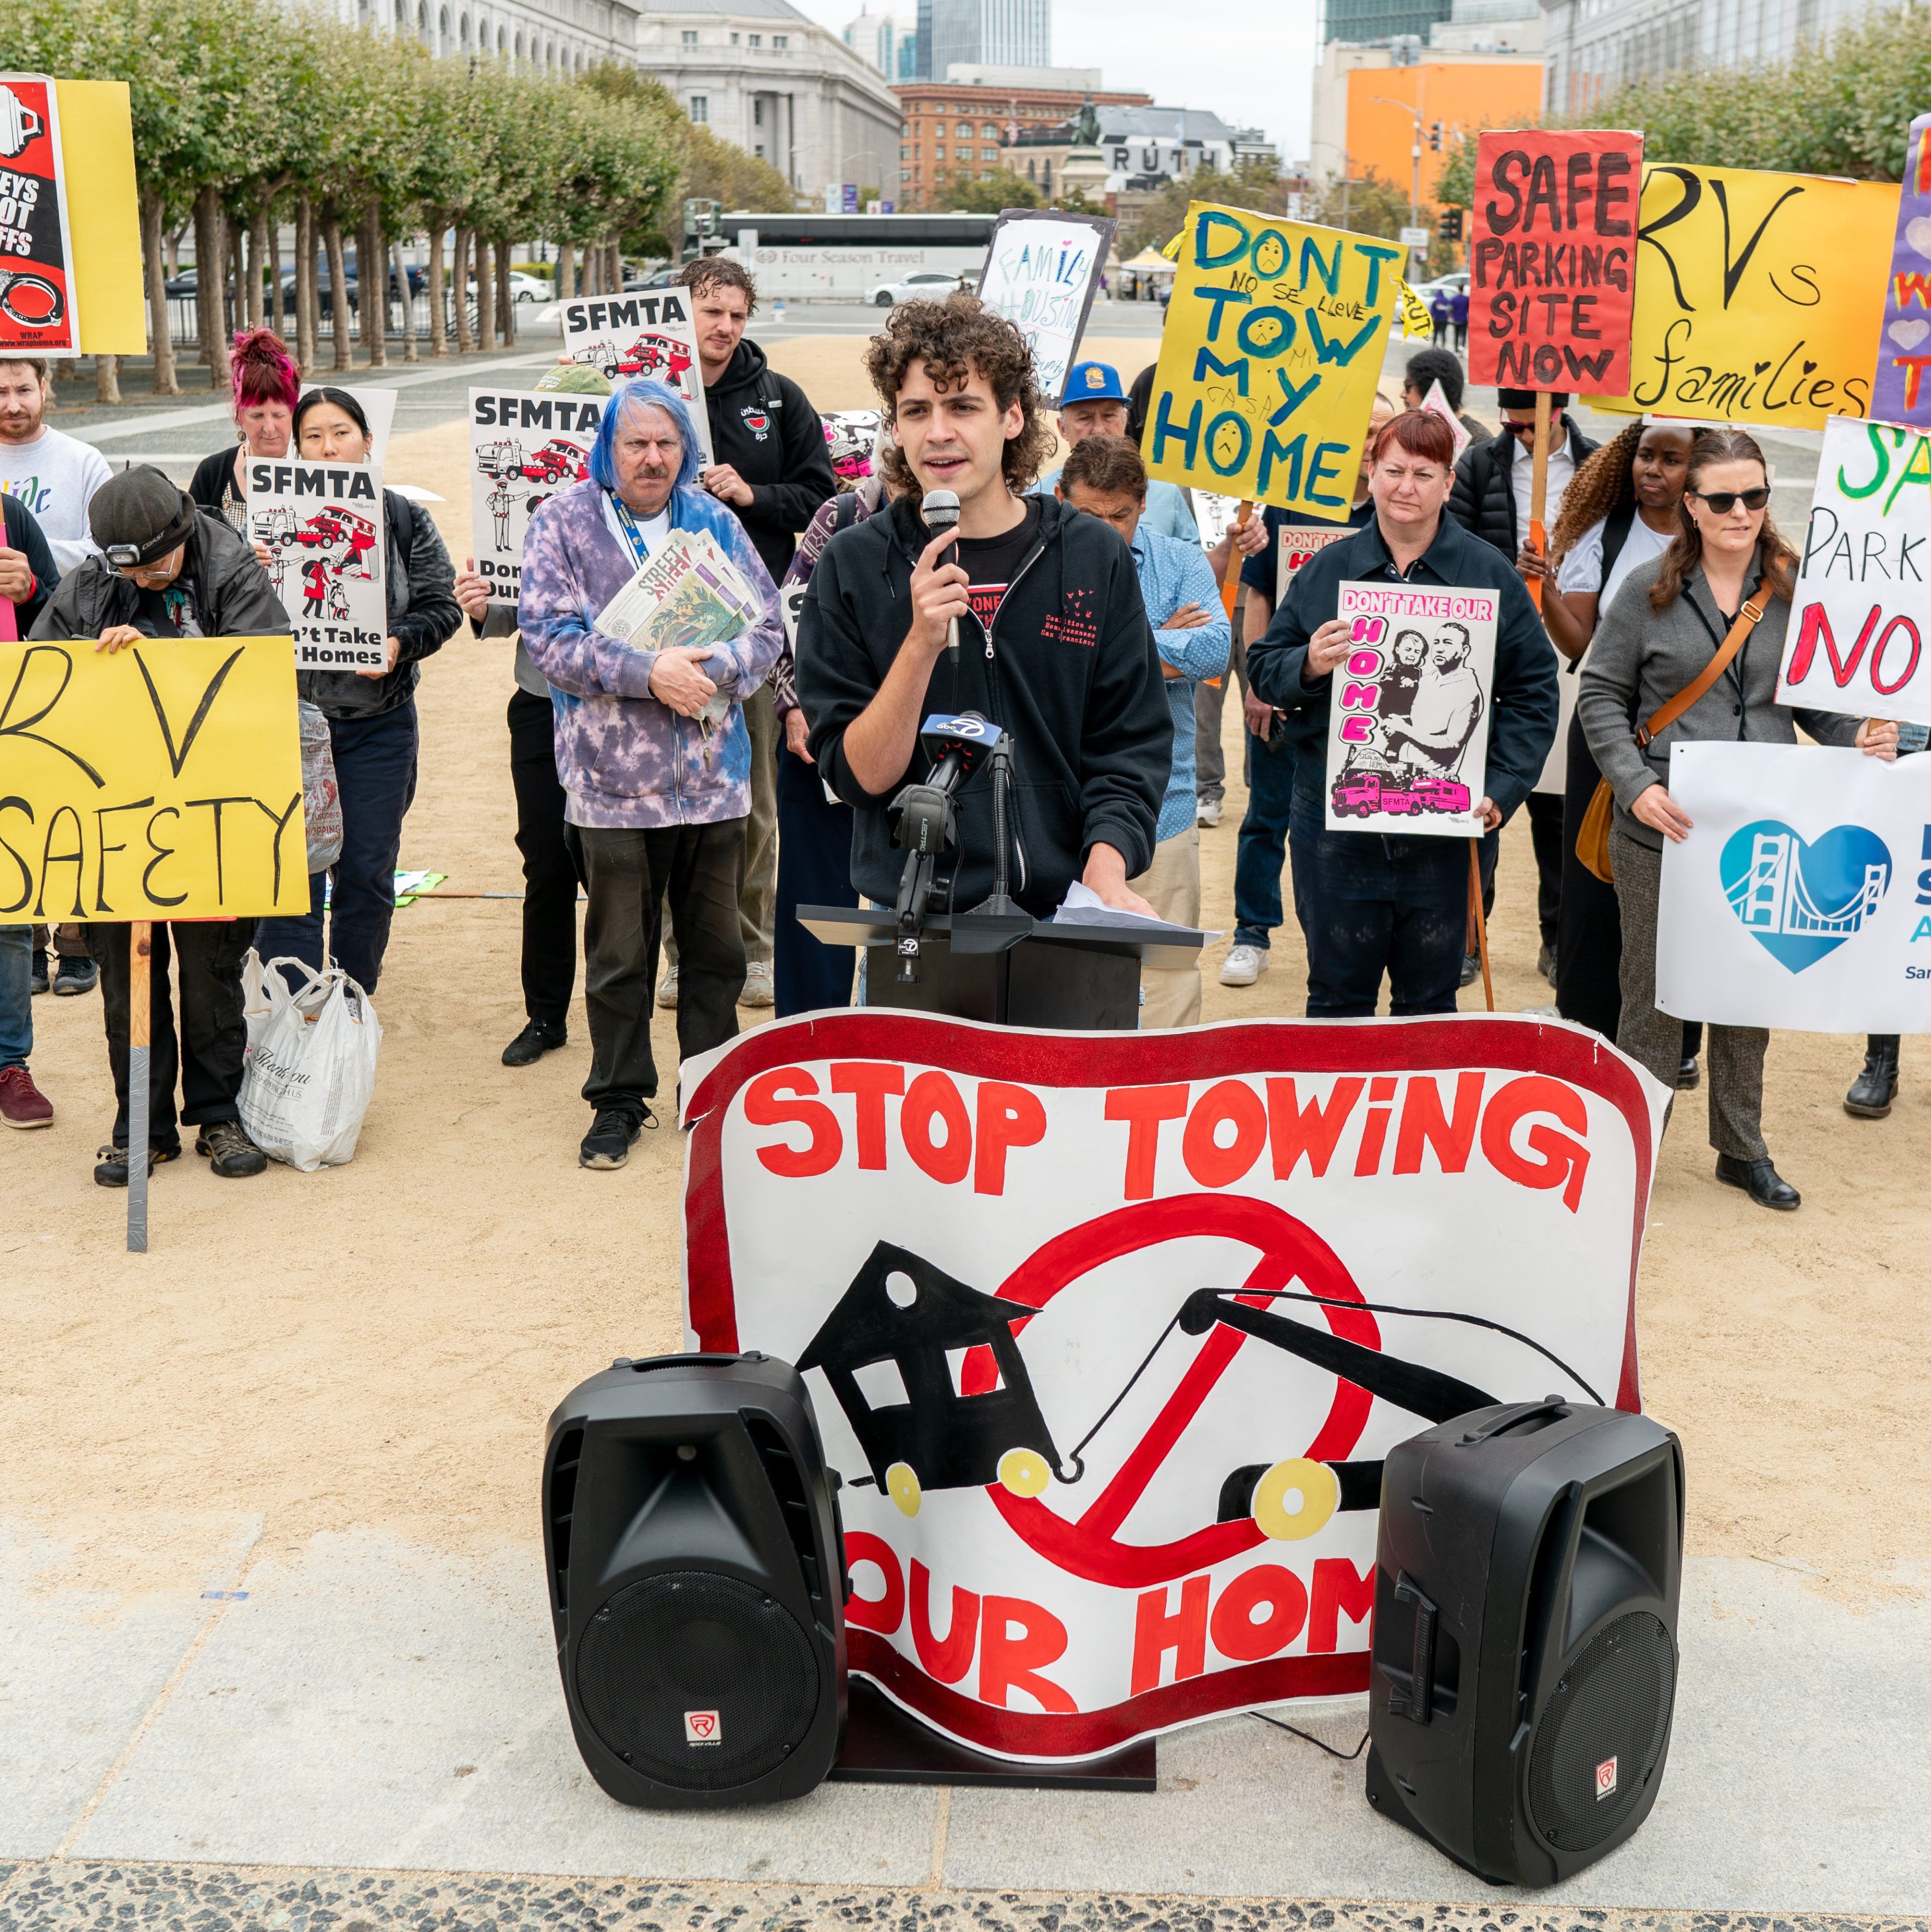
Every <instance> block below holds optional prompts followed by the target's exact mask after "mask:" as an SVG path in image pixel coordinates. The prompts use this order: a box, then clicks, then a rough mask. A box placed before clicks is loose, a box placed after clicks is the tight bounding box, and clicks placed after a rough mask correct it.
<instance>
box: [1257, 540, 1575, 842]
mask: <svg viewBox="0 0 1931 1932" xmlns="http://www.w3.org/2000/svg"><path fill="white" fill-rule="evenodd" d="M1403 582H1406V583H1429V584H1435V583H1440V584H1451V585H1455V586H1459V587H1460V588H1462V589H1477V590H1499V591H1500V592H1501V597H1502V608H1501V622H1499V623H1498V625H1496V626H1495V681H1494V688H1493V689H1492V691H1490V693H1489V758H1488V768H1487V776H1486V779H1485V781H1484V782H1485V784H1486V788H1487V790H1488V793H1489V796H1490V797H1491V798H1492V799H1494V800H1495V802H1496V804H1497V805H1499V806H1500V807H1501V809H1502V812H1503V814H1504V817H1506V816H1507V814H1509V813H1510V812H1512V811H1514V810H1515V808H1516V806H1517V805H1520V804H1521V803H1522V800H1523V799H1525V798H1526V797H1528V795H1529V789H1530V787H1531V786H1532V785H1533V784H1534V783H1535V781H1536V780H1537V778H1540V776H1541V775H1542V767H1543V760H1545V759H1546V757H1548V756H1549V747H1550V745H1552V744H1554V743H1555V721H1556V709H1557V704H1556V682H1555V676H1556V673H1555V646H1554V645H1552V643H1550V642H1549V634H1548V632H1547V631H1545V630H1544V629H1543V627H1542V619H1541V617H1540V616H1539V615H1538V614H1537V610H1536V607H1535V605H1534V603H1533V602H1532V601H1531V600H1530V597H1529V593H1528V590H1527V589H1525V587H1524V585H1523V583H1522V578H1521V577H1520V575H1519V574H1518V573H1517V571H1516V567H1515V564H1514V562H1513V560H1509V561H1504V559H1503V558H1502V557H1501V556H1500V555H1498V553H1497V552H1496V550H1495V548H1494V547H1492V545H1490V544H1485V543H1483V542H1481V541H1479V540H1478V539H1477V538H1474V537H1472V536H1471V535H1469V534H1468V532H1467V531H1466V530H1465V529H1462V526H1460V525H1459V523H1454V522H1453V521H1451V520H1450V519H1449V518H1448V517H1443V518H1442V520H1441V527H1440V528H1439V529H1438V530H1437V531H1436V532H1435V541H1434V542H1433V543H1432V544H1429V547H1428V548H1427V550H1426V551H1425V552H1424V553H1423V554H1422V555H1421V556H1420V557H1418V558H1417V559H1416V560H1415V561H1414V562H1413V563H1412V564H1411V565H1409V566H1408V571H1407V573H1406V574H1405V576H1404V575H1403V574H1402V572H1400V571H1397V570H1396V568H1395V563H1394V559H1393V557H1392V556H1390V554H1389V553H1388V546H1387V540H1386V539H1385V538H1384V537H1383V536H1382V535H1381V525H1380V524H1379V523H1368V524H1366V525H1365V526H1363V528H1362V529H1360V530H1358V531H1357V532H1356V533H1355V534H1354V535H1353V536H1351V537H1344V538H1342V540H1341V541H1340V542H1339V543H1336V544H1329V545H1328V547H1327V549H1325V550H1321V551H1318V552H1317V553H1315V555H1314V556H1311V557H1309V559H1308V560H1307V562H1306V563H1304V564H1303V565H1301V567H1300V571H1299V572H1298V574H1297V575H1296V577H1295V579H1294V595H1292V596H1291V597H1290V598H1287V599H1286V600H1285V601H1284V602H1283V603H1282V605H1281V607H1280V608H1279V610H1276V612H1275V613H1274V621H1273V622H1272V623H1271V624H1270V625H1268V626H1267V635H1266V636H1265V637H1263V638H1261V640H1260V642H1259V643H1255V644H1250V645H1249V646H1248V647H1247V681H1248V682H1249V684H1250V685H1252V686H1253V688H1254V691H1255V694H1256V695H1257V696H1258V697H1260V698H1261V699H1262V700H1263V701H1264V702H1265V703H1269V704H1273V705H1277V706H1279V708H1280V709H1281V711H1282V714H1283V715H1282V720H1281V731H1282V736H1283V737H1284V738H1285V739H1286V740H1287V742H1288V743H1289V744H1290V745H1292V746H1293V748H1294V753H1295V757H1296V763H1295V766H1294V784H1295V786H1296V787H1297V789H1299V790H1304V791H1306V792H1308V793H1310V794H1311V795H1312V796H1314V797H1315V798H1317V799H1318V798H1320V797H1321V796H1322V795H1323V794H1324V793H1325V792H1326V790H1327V727H1328V710H1329V706H1330V701H1331V700H1332V698H1333V688H1334V679H1333V678H1332V677H1331V676H1330V677H1324V678H1323V679H1321V680H1320V682H1318V683H1317V684H1316V685H1314V687H1313V688H1312V689H1309V688H1308V687H1307V686H1306V685H1303V683H1302V682H1301V671H1302V669H1303V667H1304V666H1305V665H1306V662H1307V646H1308V640H1309V638H1310V637H1312V636H1313V635H1314V634H1315V631H1318V630H1319V629H1320V628H1321V625H1324V623H1326V622H1327V621H1328V620H1329V619H1330V618H1332V617H1333V615H1334V614H1335V611H1336V608H1337V607H1338V605H1339V586H1341V585H1342V584H1343V583H1403Z"/></svg>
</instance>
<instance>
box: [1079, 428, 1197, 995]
mask: <svg viewBox="0 0 1931 1932" xmlns="http://www.w3.org/2000/svg"><path fill="white" fill-rule="evenodd" d="M1056 493H1057V495H1058V496H1059V497H1060V500H1061V501H1062V502H1065V503H1067V504H1069V505H1071V506H1072V508H1074V509H1075V510H1081V511H1084V512H1086V514H1087V515H1089V516H1093V517H1099V519H1100V520H1101V521H1102V522H1103V523H1111V525H1112V526H1113V527H1114V529H1116V530H1117V531H1118V532H1120V536H1121V538H1123V540H1124V541H1125V542H1126V544H1127V545H1128V547H1129V548H1130V549H1131V550H1132V553H1133V562H1134V564H1135V568H1137V570H1138V573H1139V577H1140V595H1141V598H1143V599H1144V601H1145V603H1146V606H1147V622H1149V623H1150V624H1151V625H1153V641H1154V643H1155V644H1156V646H1158V648H1159V653H1160V669H1161V670H1162V673H1163V674H1164V676H1165V679H1166V685H1167V707H1168V710H1170V711H1171V712H1172V714H1173V719H1174V762H1173V768H1172V769H1171V772H1169V773H1168V778H1167V789H1166V793H1165V796H1164V797H1162V799H1161V801H1160V817H1159V826H1158V827H1157V829H1156V832H1155V834H1154V836H1155V839H1156V844H1155V845H1154V848H1153V864H1152V865H1150V866H1149V867H1148V868H1147V870H1146V871H1144V872H1143V873H1141V874H1140V876H1139V877H1138V878H1137V879H1135V880H1132V881H1131V882H1130V883H1131V884H1132V888H1133V889H1134V890H1135V892H1138V894H1139V895H1141V898H1144V899H1145V900H1146V901H1147V902H1148V903H1149V904H1150V905H1151V906H1152V907H1153V910H1155V911H1156V912H1157V913H1159V915H1160V916H1161V917H1162V919H1170V920H1171V921H1172V922H1173V923H1174V925H1176V926H1198V925H1199V924H1200V827H1199V825H1198V823H1197V822H1196V812H1195V799H1194V689H1195V686H1196V685H1198V683H1199V682H1200V681H1201V679H1203V678H1213V677H1222V676H1225V675H1226V672H1227V664H1228V658H1229V656H1230V655H1231V653H1232V651H1233V648H1234V634H1233V631H1232V628H1231V626H1230V625H1228V621H1227V613H1226V612H1225V610H1224V609H1223V608H1222V605H1221V601H1220V586H1219V584H1217V583H1216V582H1215V581H1214V577H1213V569H1212V568H1211V566H1210V565H1209V564H1208V562H1207V558H1206V557H1205V556H1204V554H1203V553H1202V552H1201V547H1200V545H1199V544H1198V543H1184V542H1182V541H1180V539H1179V538H1175V537H1170V536H1165V535H1162V534H1161V532H1159V531H1157V530H1151V529H1144V528H1143V527H1142V526H1141V511H1142V510H1143V509H1144V508H1145V506H1146V502H1147V471H1146V468H1145V466H1144V464H1143V463H1141V460H1140V452H1138V450H1137V449H1135V448H1134V446H1132V443H1129V442H1128V441H1127V440H1126V438H1125V437H1118V436H1090V437H1086V438H1085V439H1084V440H1082V441H1081V442H1080V443H1075V445H1074V446H1073V448H1072V451H1071V452H1069V454H1068V455H1067V458H1066V467H1065V468H1064V469H1062V470H1061V471H1060V474H1059V479H1058V482H1057V486H1056ZM1142 983H1143V985H1144V988H1145V998H1144V1003H1143V1004H1142V1005H1141V1010H1140V1024H1141V1027H1142V1028H1154V1027H1182V1026H1196V1025H1198V1024H1199V1022H1200V1004H1201V983H1200V968H1199V965H1198V963H1197V962H1196V963H1195V964H1192V965H1186V966H1183V967H1175V968H1165V969H1158V968H1148V969H1147V971H1146V972H1145V973H1144V975H1143V979H1142Z"/></svg>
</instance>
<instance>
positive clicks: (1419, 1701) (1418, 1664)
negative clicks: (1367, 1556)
mask: <svg viewBox="0 0 1931 1932" xmlns="http://www.w3.org/2000/svg"><path fill="white" fill-rule="evenodd" d="M1395 1601H1396V1603H1398V1604H1413V1605H1414V1613H1415V1643H1414V1652H1413V1653H1412V1654H1411V1656H1410V1658H1409V1660H1408V1695H1407V1696H1406V1697H1403V1696H1402V1694H1401V1692H1400V1691H1393V1692H1391V1693H1390V1695H1389V1698H1388V1715H1390V1717H1395V1718H1413V1719H1414V1721H1415V1722H1416V1723H1417V1724H1426V1723H1428V1722H1429V1720H1430V1719H1431V1718H1433V1716H1434V1715H1435V1605H1434V1604H1432V1603H1431V1602H1430V1601H1429V1599H1428V1598H1427V1597H1426V1596H1425V1595H1423V1592H1422V1591H1421V1590H1420V1588H1419V1587H1418V1586H1417V1584H1416V1583H1415V1582H1414V1580H1413V1579H1412V1578H1411V1577H1410V1576H1409V1575H1408V1572H1407V1571H1405V1570H1404V1571H1402V1572H1401V1574H1399V1576H1398V1577H1396V1579H1395Z"/></svg>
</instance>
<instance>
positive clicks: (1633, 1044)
mask: <svg viewBox="0 0 1931 1932" xmlns="http://www.w3.org/2000/svg"><path fill="white" fill-rule="evenodd" d="M1679 521H1680V527H1679V529H1678V532H1677V534H1676V535H1675V537H1674V538H1672V541H1671V542H1670V545H1669V548H1668V549H1667V550H1665V551H1664V552H1663V555H1662V556H1660V558H1657V559H1654V561H1652V562H1648V563H1646V564H1644V565H1642V566H1641V567H1640V568H1637V569H1635V570H1633V571H1630V574H1629V576H1628V577H1627V579H1626V580H1624V584H1623V586H1622V588H1621V589H1620V590H1619V591H1618V592H1617V593H1616V596H1615V601H1613V602H1612V604H1611V605H1610V607H1609V611H1608V613H1607V614H1606V616H1604V617H1603V620H1602V622H1601V623H1600V625H1599V626H1598V627H1597V631H1596V634H1595V640H1594V644H1593V645H1592V646H1591V650H1590V653H1589V662H1588V667H1587V668H1586V669H1585V670H1584V671H1583V673H1582V694H1581V697H1579V700H1578V701H1577V705H1576V712H1577V715H1578V716H1579V718H1581V720H1582V730H1583V733H1584V735H1585V736H1586V737H1587V738H1588V741H1589V748H1590V749H1591V751H1593V752H1594V754H1595V756H1596V762H1597V764H1598V765H1599V766H1601V768H1602V772H1603V776H1604V777H1605V778H1607V779H1608V780H1609V784H1610V785H1611V787H1612V788H1613V790H1614V791H1615V797H1616V810H1615V824H1614V826H1613V829H1612V831H1611V832H1610V835H1609V853H1610V868H1611V870H1612V872H1613V873H1614V874H1615V881H1616V900H1617V904H1618V907H1619V908H1620V910H1621V916H1622V929H1623V957H1622V992H1623V1004H1622V1016H1621V1021H1620V1022H1619V1024H1618V1028H1617V1033H1616V1044H1617V1045H1618V1046H1620V1047H1621V1049H1623V1051H1624V1052H1625V1053H1627V1054H1629V1055H1631V1056H1632V1058H1635V1059H1636V1060H1639V1061H1641V1062H1642V1064H1643V1065H1644V1066H1645V1067H1648V1069H1649V1070H1650V1071H1651V1073H1654V1075H1655V1076H1656V1077H1657V1079H1659V1080H1660V1081H1662V1082H1663V1083H1664V1084H1665V1085H1673V1084H1674V1082H1675V1077H1676V1070H1677V1063H1678V1056H1679V1055H1680V1054H1681V1050H1682V1038H1683V1023H1682V1022H1681V1020H1678V1019H1676V1018H1675V1017H1674V1016H1672V1015H1670V1014H1668V1013H1660V1012H1658V1011H1657V1005H1656V928H1657V896H1658V892H1659V889H1660V886H1661V883H1662V877H1663V841H1664V840H1665V839H1666V838H1668V839H1670V840H1672V841H1675V842H1677V843H1679V844H1680V843H1681V841H1682V840H1683V839H1684V837H1685V836H1686V835H1687V834H1688V833H1689V832H1690V829H1691V821H1690V819H1689V817H1687V815H1686V814H1685V813H1684V811H1683V810H1682V808H1681V806H1679V805H1678V804H1677V802H1675V799H1672V797H1671V796H1670V795H1669V786H1668V785H1667V784H1666V782H1665V780H1666V778H1667V776H1668V774H1669V754H1670V751H1671V749H1672V747H1673V746H1675V745H1678V744H1679V743H1681V744H1691V743H1698V742H1733V743H1734V742H1744V741H1747V742H1750V743H1753V744H1774V745H1792V744H1795V742H1797V733H1796V730H1795V727H1796V726H1797V724H1800V723H1801V724H1802V725H1803V727H1804V730H1806V731H1807V732H1808V733H1810V736H1812V737H1813V738H1814V739H1816V740H1817V741H1818V742H1819V743H1821V744H1825V745H1856V746H1857V747H1858V748H1859V749H1860V750H1861V751H1865V752H1867V753H1869V754H1870V755H1871V756H1873V757H1880V758H1894V757H1896V756H1897V726H1896V725H1895V724H1891V723H1889V722H1888V721H1880V720H1879V719H1876V718H1865V719H1864V720H1862V721H1859V720H1858V719H1855V718H1846V717H1844V716H1842V715H1840V714H1839V713H1837V712H1831V711H1809V710H1805V711H1794V710H1792V709H1788V708H1787V707H1786V706H1783V705H1780V704H1779V703H1777V666H1778V665H1779V664H1780V663H1781V662H1782V661H1783V642H1784V633H1785V631H1786V628H1787V627H1788V625H1789V622H1790V598H1791V590H1792V582H1793V579H1794V577H1795V566H1796V563H1797V553H1796V552H1795V550H1792V548H1791V547H1790V546H1789V544H1787V543H1786V542H1785V541H1784V540H1783V537H1782V536H1781V535H1779V534H1778V532H1777V526H1776V525H1775V523H1773V522H1772V521H1771V516H1770V487H1769V483H1768V469H1766V467H1765V463H1764V458H1763V452H1762V450H1761V449H1759V447H1758V446H1757V443H1756V439H1755V438H1754V437H1751V436H1750V434H1747V432H1746V431H1743V430H1741V429H1737V428H1732V427H1730V426H1729V425H1723V426H1721V427H1720V428H1715V429H1706V430H1702V431H1699V432H1698V433H1697V436H1696V441H1695V442H1694V443H1693V444H1692V445H1691V447H1690V460H1689V463H1688V466H1687V481H1686V485H1685V487H1684V495H1683V503H1682V507H1681V511H1680V512H1679ZM1746 605H1748V606H1749V610H1750V613H1760V614H1756V622H1755V626H1754V628H1753V629H1752V630H1751V631H1750V634H1749V635H1748V636H1747V638H1746V639H1745V640H1744V643H1743V646H1742V647H1741V649H1739V650H1738V651H1737V652H1736V653H1735V655H1734V656H1732V658H1731V660H1730V661H1729V664H1727V665H1726V667H1724V670H1723V674H1722V676H1720V677H1719V678H1718V679H1717V682H1715V683H1714V685H1712V686H1711V688H1710V689H1709V690H1708V691H1705V693H1704V694H1703V695H1702V697H1700V698H1699V699H1698V700H1697V701H1696V703H1694V704H1693V705H1692V706H1690V709H1688V710H1687V711H1686V712H1684V714H1683V715H1682V716H1681V718H1678V719H1677V721H1675V724H1672V725H1671V726H1670V727H1669V729H1668V730H1665V731H1663V732H1660V733H1658V734H1657V736H1656V737H1654V739H1651V741H1650V742H1649V743H1648V745H1645V746H1639V745H1637V743H1636V740H1635V738H1634V736H1633V733H1632V731H1631V728H1630V721H1631V720H1632V719H1642V718H1649V717H1651V716H1652V715H1654V713H1655V712H1657V711H1659V710H1660V709H1662V708H1663V706H1664V705H1666V703H1669V700H1671V699H1672V698H1673V697H1675V696H1676V694H1678V692H1679V691H1682V690H1683V689H1684V688H1685V687H1686V686H1687V685H1690V683H1692V682H1693V681H1694V680H1695V679H1696V676H1697V674H1698V673H1699V672H1700V671H1702V670H1705V668H1706V667H1708V664H1709V663H1710V661H1711V658H1713V657H1714V656H1715V655H1717V652H1719V651H1720V650H1721V649H1723V645H1724V643H1725V640H1726V639H1727V638H1728V637H1729V634H1730V632H1731V630H1732V627H1733V626H1734V625H1735V623H1736V622H1737V620H1738V616H1739V615H1740V614H1744V613H1745V606H1746ZM1709 1043H1710V1055H1709V1058H1710V1142H1711V1146H1712V1147H1714V1148H1715V1149H1716V1151H1717V1179H1718V1180H1719V1181H1722V1182H1723V1183H1724V1184H1725V1185H1726V1186H1728V1187H1738V1188H1741V1189H1743V1190H1744V1191H1745V1192H1746V1193H1748V1194H1749V1196H1750V1199H1752V1200H1753V1201H1755V1202H1758V1203H1759V1205H1761V1206H1763V1207H1765V1208H1786V1209H1787V1208H1795V1207H1797V1206H1798V1205H1799V1202H1800V1200H1801V1196H1799V1195H1798V1191H1797V1190H1796V1189H1795V1188H1794V1187H1792V1186H1791V1185H1790V1184H1789V1182H1788V1181H1786V1180H1784V1179H1783V1178H1782V1177H1781V1176H1780V1175H1779V1174H1778V1172H1777V1169H1776V1168H1775V1167H1774V1166H1772V1165H1771V1157H1770V1150H1769V1148H1767V1147H1766V1146H1765V1145H1764V1139H1763V1127H1762V1115H1763V1058H1764V1049H1765V1047H1766V1046H1768V1044H1769V1043H1770V1035H1769V1034H1768V1031H1765V1029H1764V1028H1762V1027H1736V1026H1714V1025H1713V1026H1711V1028H1709Z"/></svg>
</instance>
